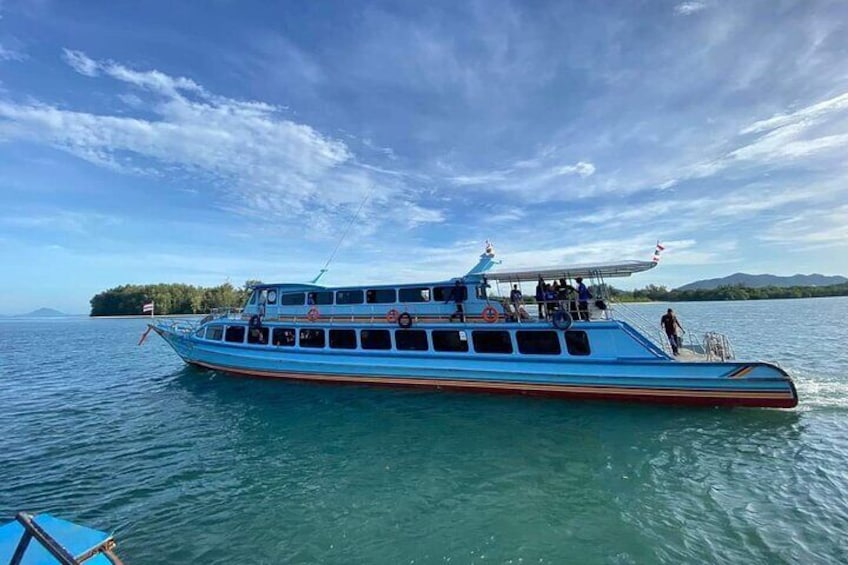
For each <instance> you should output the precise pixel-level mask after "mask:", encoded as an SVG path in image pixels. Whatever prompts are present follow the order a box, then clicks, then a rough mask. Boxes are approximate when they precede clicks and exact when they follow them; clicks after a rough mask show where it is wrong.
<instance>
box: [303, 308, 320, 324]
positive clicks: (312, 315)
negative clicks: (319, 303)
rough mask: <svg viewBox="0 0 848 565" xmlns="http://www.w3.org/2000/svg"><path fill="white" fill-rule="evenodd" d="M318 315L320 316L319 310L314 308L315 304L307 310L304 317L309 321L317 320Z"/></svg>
mask: <svg viewBox="0 0 848 565" xmlns="http://www.w3.org/2000/svg"><path fill="white" fill-rule="evenodd" d="M320 317H321V312H319V311H318V308H316V307H315V306H313V307H312V308H310V309H309V311H308V312H307V313H306V319H307V320H309V321H310V322H314V321H315V320H317V319H318V318H320Z"/></svg>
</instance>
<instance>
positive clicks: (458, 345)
mask: <svg viewBox="0 0 848 565" xmlns="http://www.w3.org/2000/svg"><path fill="white" fill-rule="evenodd" d="M433 349H435V350H436V351H468V335H467V333H466V332H465V331H462V330H459V331H457V330H433Z"/></svg>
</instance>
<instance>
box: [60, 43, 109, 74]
mask: <svg viewBox="0 0 848 565" xmlns="http://www.w3.org/2000/svg"><path fill="white" fill-rule="evenodd" d="M62 58H63V59H64V60H65V62H66V63H68V64H69V65H70V66H71V67H73V69H74V70H75V71H76V72H78V73H80V74H82V75H85V76H88V77H95V76H97V73H98V71H99V69H100V65H99V64H98V63H97V62H96V61H94V60H93V59H90V58H89V57H87V56H86V55H85V53H83V52H81V51H73V50H71V49H64V50H63V51H62Z"/></svg>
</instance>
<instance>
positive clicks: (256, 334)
mask: <svg viewBox="0 0 848 565" xmlns="http://www.w3.org/2000/svg"><path fill="white" fill-rule="evenodd" d="M247 343H256V344H262V345H265V344H266V343H268V328H253V329H250V330H248V332H247Z"/></svg>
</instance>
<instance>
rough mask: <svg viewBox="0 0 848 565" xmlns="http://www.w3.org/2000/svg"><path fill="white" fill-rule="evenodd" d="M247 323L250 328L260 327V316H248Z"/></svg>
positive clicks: (256, 328)
mask: <svg viewBox="0 0 848 565" xmlns="http://www.w3.org/2000/svg"><path fill="white" fill-rule="evenodd" d="M247 325H248V326H249V327H250V329H252V330H258V329H260V328H261V327H262V318H260V317H259V316H257V315H256V314H254V315H253V316H251V317H250V321H248V322H247Z"/></svg>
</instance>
